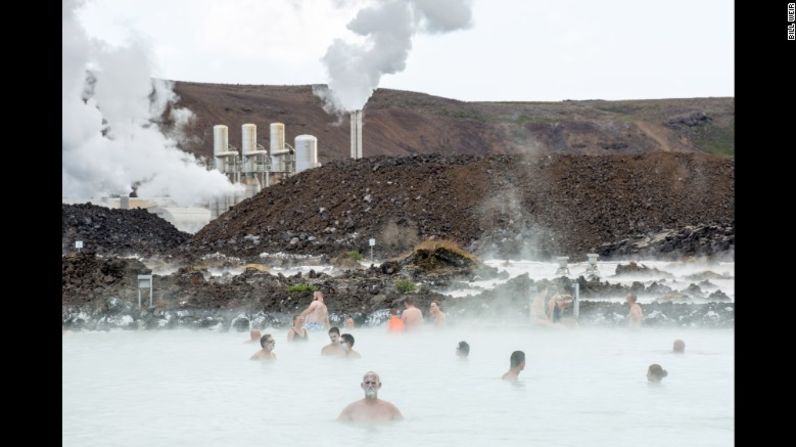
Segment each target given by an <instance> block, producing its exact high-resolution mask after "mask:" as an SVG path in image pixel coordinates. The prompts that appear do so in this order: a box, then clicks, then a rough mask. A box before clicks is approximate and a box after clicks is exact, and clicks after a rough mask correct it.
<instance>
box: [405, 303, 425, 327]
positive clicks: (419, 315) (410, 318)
mask: <svg viewBox="0 0 796 447" xmlns="http://www.w3.org/2000/svg"><path fill="white" fill-rule="evenodd" d="M404 307H405V309H404V311H403V313H401V319H402V320H404V324H405V325H406V331H407V332H410V331H412V330H415V329H418V328H419V327H421V326H422V325H423V311H421V310H420V309H418V308H417V307H415V300H414V299H413V298H412V297H411V296H409V297H406V299H405V300H404Z"/></svg>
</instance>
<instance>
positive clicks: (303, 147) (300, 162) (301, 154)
mask: <svg viewBox="0 0 796 447" xmlns="http://www.w3.org/2000/svg"><path fill="white" fill-rule="evenodd" d="M295 143H296V145H295V148H296V174H298V173H299V172H302V171H306V170H307V169H312V168H315V167H318V139H317V138H315V137H314V136H312V135H299V136H297V137H296V140H295Z"/></svg>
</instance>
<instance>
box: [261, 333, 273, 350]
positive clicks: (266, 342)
mask: <svg viewBox="0 0 796 447" xmlns="http://www.w3.org/2000/svg"><path fill="white" fill-rule="evenodd" d="M275 345H276V340H274V337H271V334H265V335H263V336H262V337H261V338H260V346H262V347H263V349H266V350H269V351H270V350H272V349H274V346H275Z"/></svg>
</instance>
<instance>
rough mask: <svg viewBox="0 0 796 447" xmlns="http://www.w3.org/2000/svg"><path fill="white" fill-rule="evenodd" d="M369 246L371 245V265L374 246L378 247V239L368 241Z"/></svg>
mask: <svg viewBox="0 0 796 447" xmlns="http://www.w3.org/2000/svg"><path fill="white" fill-rule="evenodd" d="M368 245H370V263H371V264H373V246H374V245H376V239H373V238H370V239H368Z"/></svg>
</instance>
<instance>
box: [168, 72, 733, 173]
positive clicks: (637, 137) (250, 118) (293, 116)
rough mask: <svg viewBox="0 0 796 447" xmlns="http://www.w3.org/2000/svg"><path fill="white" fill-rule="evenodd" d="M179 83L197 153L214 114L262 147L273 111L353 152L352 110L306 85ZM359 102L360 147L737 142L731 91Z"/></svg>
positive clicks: (276, 117) (657, 146)
mask: <svg viewBox="0 0 796 447" xmlns="http://www.w3.org/2000/svg"><path fill="white" fill-rule="evenodd" d="M175 91H176V93H177V94H178V95H179V97H180V100H179V102H178V106H180V107H187V108H189V109H190V110H191V111H193V112H194V114H195V115H196V117H195V119H194V121H193V122H192V123H191V124H190V125H189V126H188V127H187V128H186V129H185V136H186V137H187V139H185V142H184V143H183V148H184V149H185V150H187V151H189V152H192V153H194V154H197V155H200V156H203V157H211V156H212V151H213V129H212V128H213V125H215V124H225V125H227V126H229V128H230V132H229V139H230V144H232V145H234V146H236V147H238V148H240V147H241V133H240V126H241V125H242V124H244V123H255V124H257V126H258V129H257V130H258V135H257V139H258V143H260V144H263V146H265V147H268V125H269V124H270V123H271V122H276V121H278V122H282V123H285V126H286V138H287V141H289V142H290V143H291V144H292V142H293V139H294V138H295V137H296V136H297V135H300V134H312V135H315V136H316V137H318V145H319V148H318V152H319V153H318V156H319V159H320V161H321V162H322V163H326V162H329V161H331V160H341V159H345V158H348V157H349V153H350V149H349V147H350V146H349V144H350V143H349V122H348V117H347V116H346V117H342V118H338V117H336V116H333V115H329V114H327V113H326V112H324V110H323V107H322V103H321V100H320V99H319V98H318V97H316V96H314V95H313V93H312V86H309V85H305V86H268V85H221V84H199V83H190V82H177V83H176V86H175ZM364 110H365V116H364V125H365V127H364V132H363V144H364V149H365V156H366V157H371V156H377V155H387V156H401V155H407V154H413V153H420V154H428V153H443V154H481V155H486V154H549V153H566V154H591V155H606V154H640V153H648V152H706V153H713V154H722V155H732V154H734V151H735V142H734V137H735V124H734V120H735V100H734V98H690V99H660V100H636V101H602V100H590V101H562V102H463V101H457V100H453V99H448V98H441V97H437V96H431V95H426V94H422V93H416V92H408V91H400V90H389V89H378V90H376V92H375V93H374V95H373V96H372V97H371V98H370V100H368V102H367V104H366V106H365V109H364ZM165 124H166V127H168V125H169V123H168V122H166V123H165Z"/></svg>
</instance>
